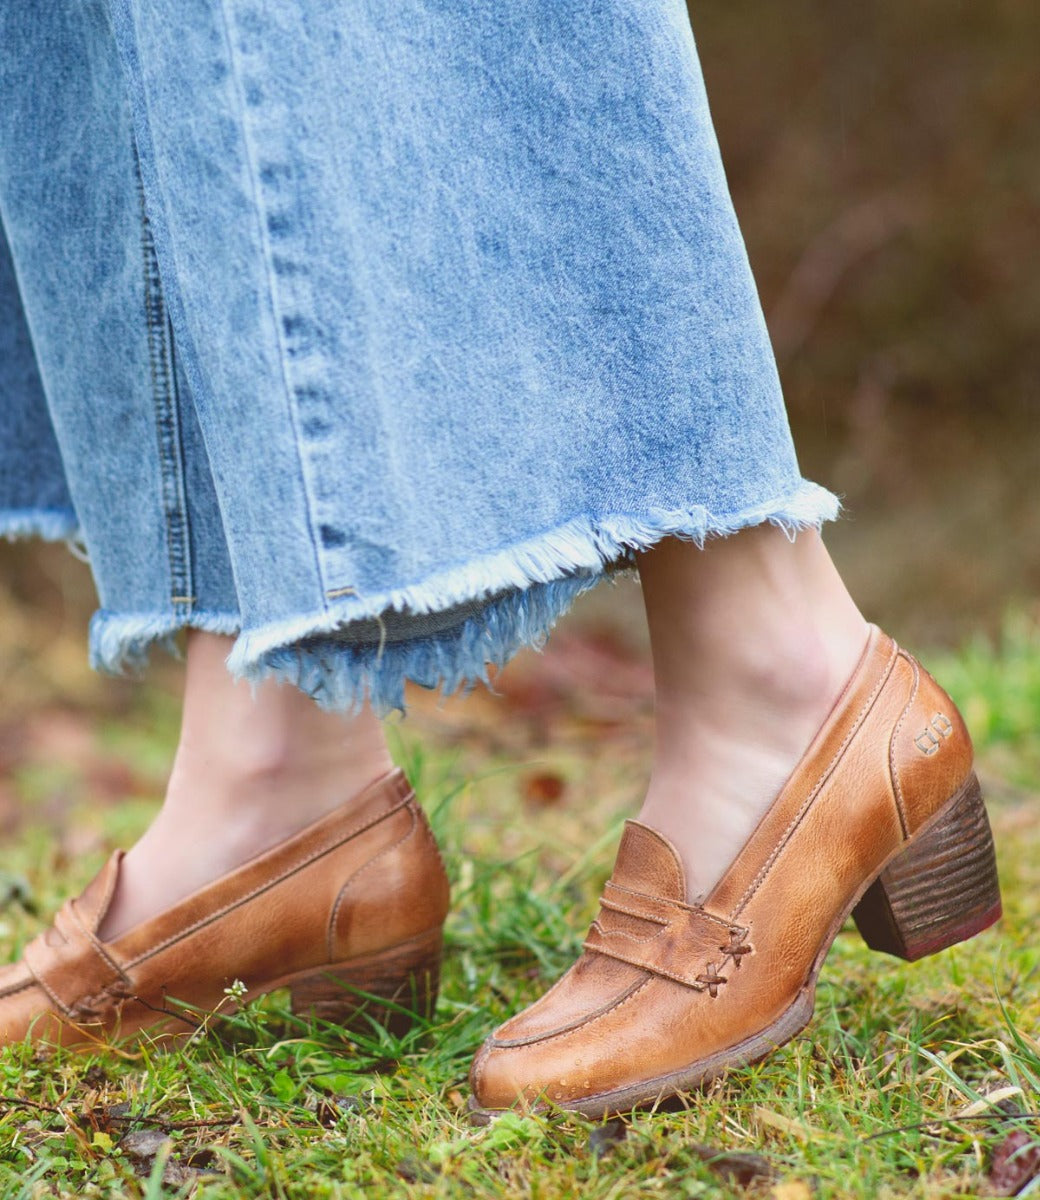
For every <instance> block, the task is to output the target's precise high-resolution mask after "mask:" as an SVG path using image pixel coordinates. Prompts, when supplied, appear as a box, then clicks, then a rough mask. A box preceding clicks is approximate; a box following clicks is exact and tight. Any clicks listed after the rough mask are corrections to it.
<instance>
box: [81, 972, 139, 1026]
mask: <svg viewBox="0 0 1040 1200" xmlns="http://www.w3.org/2000/svg"><path fill="white" fill-rule="evenodd" d="M133 998H134V993H133V989H132V988H131V987H130V986H129V982H128V981H126V980H123V979H117V980H116V981H115V982H114V983H110V984H109V985H108V987H106V988H102V989H101V991H100V992H96V993H95V994H94V995H92V996H83V997H82V998H81V999H79V1000H77V1001H76V1003H75V1004H74V1005H73V1006H72V1007H71V1009H69V1015H70V1016H71V1017H72V1018H73V1019H74V1020H77V1021H97V1020H102V1019H105V1018H107V1016H108V1013H107V1012H106V1010H107V1009H113V1008H121V1007H122V1005H123V1003H124V1001H126V1000H131V999H133Z"/></svg>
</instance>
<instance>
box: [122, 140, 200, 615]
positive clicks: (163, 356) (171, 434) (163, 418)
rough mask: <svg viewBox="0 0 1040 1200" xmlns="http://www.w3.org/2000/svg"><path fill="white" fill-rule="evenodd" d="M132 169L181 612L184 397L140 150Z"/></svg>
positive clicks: (174, 590)
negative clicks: (181, 417)
mask: <svg viewBox="0 0 1040 1200" xmlns="http://www.w3.org/2000/svg"><path fill="white" fill-rule="evenodd" d="M134 168H135V176H136V182H137V198H138V203H139V206H140V216H141V257H142V265H143V277H144V317H145V327H146V330H147V337H148V369H149V373H150V375H151V383H152V403H153V405H154V409H155V428H156V437H157V440H158V457H159V478H160V490H161V494H162V506H163V519H164V521H165V525H166V552H167V558H168V563H169V568H170V603H171V604H172V605H173V607H174V609H176V610H177V611H181V610H183V609H185V608H187V609H189V610H190V609H191V607H192V605H193V604H194V603H195V597H194V595H193V594H192V592H193V588H192V570H191V546H190V541H189V535H188V506H187V497H186V495H185V489H184V450H183V446H182V444H181V431H180V420H179V412H178V406H179V403H180V398H179V395H178V391H177V385H176V380H175V379H174V371H173V361H172V360H173V353H174V349H173V337H172V332H171V329H170V321H169V317H168V315H167V312H166V304H165V301H164V298H163V294H162V280H161V278H160V276H159V264H158V260H157V258H156V254H155V243H154V241H153V239H152V231H151V224H150V222H149V219H148V209H147V206H146V203H145V195H144V183H143V181H142V179H141V168H140V162H139V160H138V156H137V147H136V144H135V145H134Z"/></svg>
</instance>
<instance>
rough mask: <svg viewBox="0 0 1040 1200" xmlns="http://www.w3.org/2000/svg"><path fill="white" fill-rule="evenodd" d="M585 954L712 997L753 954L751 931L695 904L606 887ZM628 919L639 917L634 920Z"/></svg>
mask: <svg viewBox="0 0 1040 1200" xmlns="http://www.w3.org/2000/svg"><path fill="white" fill-rule="evenodd" d="M600 905H601V907H600V914H599V916H598V917H597V919H596V920H595V921H593V923H592V927H591V929H590V930H589V935H588V937H587V939H586V940H585V949H586V950H590V951H593V952H595V953H597V954H605V955H607V957H609V958H616V959H618V960H620V961H621V962H625V963H629V964H630V965H631V966H633V967H640V968H642V969H643V970H646V971H651V972H653V973H654V974H655V975H661V976H663V977H664V978H666V979H671V980H674V981H675V982H676V983H681V984H682V985H683V986H684V987H688V988H692V989H693V990H694V991H697V992H705V991H706V992H708V993H710V994H711V995H712V996H715V995H717V994H718V991H719V989H720V988H721V987H722V986H723V985H724V984H725V983H726V982H727V980H728V978H729V975H728V972H730V971H733V970H739V968H740V964H741V961H742V960H743V958H744V957H745V956H746V955H747V954H750V953H752V947H751V945H750V944H749V942H748V941H747V936H748V930H747V928H745V927H743V926H740V925H734V924H732V923H731V922H729V921H725V920H723V919H722V918H721V917H717V916H715V915H714V914H713V913H709V912H708V911H707V910H706V909H703V908H700V907H699V906H696V905H689V904H681V903H679V902H678V901H675V900H665V899H662V898H661V897H659V896H647V895H644V894H642V893H639V892H633V891H629V890H628V889H627V888H621V887H618V886H617V885H616V884H614V883H613V882H610V883H608V884H607V886H606V888H605V889H604V892H603V897H602V899H601V901H600ZM630 918H636V921H633V920H631V919H630Z"/></svg>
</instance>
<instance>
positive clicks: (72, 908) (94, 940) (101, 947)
mask: <svg viewBox="0 0 1040 1200" xmlns="http://www.w3.org/2000/svg"><path fill="white" fill-rule="evenodd" d="M114 890H115V889H114V887H113V888H111V889H110V892H111V891H114ZM63 907H64V906H63ZM100 911H101V912H104V911H105V910H104V909H101V910H100ZM68 913H69V916H70V917H71V918H72V920H74V921H75V922H76V924H77V925H78V926H79V928H80V931H81V933H82V934H83V936H84V937H85V938H86V939H87V941H88V942H89V943H90V944H91V946H92V947H93V948H94V949H95V950H96V951H97V953H98V954H99V955H100V956H101V957H102V958H103V959H104V960H105V962H106V963H108V965H109V966H110V967H111V968H112V970H113V971H115V973H116V974H117V975H118V976H119V978H120V979H123V980H127V981H128V976H127V974H126V972H125V971H124V970H123V968H122V966H121V965H120V964H119V963H118V962H116V960H115V959H114V958H113V957H112V955H111V954H109V952H108V951H107V950H106V949H105V943H104V942H102V941H101V940H100V939H99V938H98V937H97V936H95V934H94V933H93V932H92V931H91V930H90V929H89V928H88V927H87V926H86V925H84V923H83V919H82V918H81V917H80V915H79V911H78V909H77V907H76V901H75V900H70V901H69V902H68Z"/></svg>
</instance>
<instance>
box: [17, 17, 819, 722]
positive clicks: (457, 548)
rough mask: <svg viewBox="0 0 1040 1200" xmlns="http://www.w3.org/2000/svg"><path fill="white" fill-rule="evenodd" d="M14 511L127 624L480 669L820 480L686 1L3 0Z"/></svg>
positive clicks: (361, 658) (384, 681)
mask: <svg viewBox="0 0 1040 1200" xmlns="http://www.w3.org/2000/svg"><path fill="white" fill-rule="evenodd" d="M0 221H2V225H0V533H5V534H7V535H8V536H26V535H41V536H44V537H52V538H62V537H78V538H80V539H81V540H82V542H83V544H84V545H85V546H86V549H87V553H88V555H89V560H90V564H91V567H92V570H93V573H94V577H95V580H96V583H97V588H98V593H99V596H100V602H101V607H100V609H99V611H98V613H97V614H96V616H95V618H94V620H93V622H92V626H91V654H92V660H93V662H94V663H95V664H96V665H98V666H100V667H103V668H106V669H110V670H115V669H119V668H121V667H122V666H124V665H126V664H134V663H140V662H141V661H143V660H144V658H145V657H146V655H147V651H148V648H149V647H150V646H151V645H152V644H153V643H156V642H168V641H169V640H170V639H171V638H172V636H173V635H174V633H175V632H176V631H177V630H178V629H181V628H184V627H190V628H197V629H206V630H212V631H217V632H223V633H229V634H235V635H237V636H236V641H235V643H234V649H233V651H232V654H231V657H230V659H229V667H230V668H231V670H232V671H234V672H235V673H236V674H239V675H242V676H245V677H249V678H262V677H265V676H268V675H277V676H281V677H283V678H287V679H289V680H291V681H292V682H293V683H295V684H297V685H298V686H300V687H302V688H304V689H305V690H306V691H307V692H309V693H310V694H312V695H314V696H315V698H316V699H318V700H319V702H320V703H322V704H324V705H326V706H328V707H333V708H342V707H347V706H349V705H351V704H355V703H357V702H358V701H359V700H360V699H362V698H363V697H364V696H366V695H367V696H368V697H369V698H370V699H371V700H372V702H373V703H374V704H375V705H376V707H377V708H378V709H380V710H385V709H388V708H393V707H395V706H399V705H400V704H401V703H402V697H403V684H404V680H405V679H406V678H411V679H413V680H416V681H418V682H420V683H422V684H426V685H429V686H434V685H437V684H443V685H446V686H448V687H454V686H457V685H459V684H460V683H464V682H467V681H470V680H473V679H477V678H480V677H482V676H483V675H484V673H485V670H486V665H487V664H488V663H502V662H504V661H505V660H506V659H508V658H509V656H510V655H512V654H513V653H514V652H515V651H516V650H517V649H518V648H519V647H521V646H522V645H525V644H527V643H531V642H537V641H538V640H539V639H540V638H542V637H543V636H544V635H545V634H546V632H547V631H548V630H549V628H550V627H551V625H552V623H553V622H554V620H555V619H556V618H557V617H558V616H559V615H560V613H561V612H562V611H563V610H564V609H565V608H566V607H567V606H568V605H569V603H570V602H571V601H572V600H573V598H574V597H575V596H576V595H577V594H578V593H580V592H581V591H583V590H585V589H586V588H588V587H590V586H592V585H593V584H594V583H595V582H596V581H597V580H598V579H600V578H601V577H602V576H603V574H604V572H605V571H607V570H608V569H610V568H612V567H613V566H615V565H617V564H624V563H626V562H629V561H630V560H631V555H632V553H633V552H634V551H635V550H637V549H642V548H646V547H649V546H651V545H653V544H654V543H655V542H656V541H658V540H659V539H661V538H662V537H665V536H667V535H677V536H680V537H684V538H689V539H692V540H694V541H697V542H700V541H702V540H703V539H704V538H706V537H709V536H713V535H718V534H726V533H729V532H732V531H734V530H737V529H740V528H742V527H744V526H748V525H752V524H755V523H758V522H763V521H772V522H775V523H777V524H779V525H782V526H784V527H786V528H787V529H789V530H792V531H793V530H796V529H798V528H801V527H805V526H811V525H818V524H819V523H820V522H821V521H823V520H825V519H827V518H829V517H831V516H833V515H834V513H835V511H836V507H837V505H836V501H835V499H834V497H833V496H832V495H830V494H829V493H828V492H826V491H824V490H822V489H821V488H819V487H817V486H816V485H814V484H812V483H809V482H807V481H805V480H804V479H802V477H801V475H800V473H799V469H798V464H797V460H796V458H795V454H794V450H793V447H792V444H791V438H790V434H789V431H788V426H787V420H786V416H785V412H784V408H783V402H782V398H781V393H780V388H779V385H778V380H777V375H776V369H775V366H774V361H773V357H772V354H771V351H770V346H769V341H768V337H767V334H766V330H765V325H764V322H763V318H762V314H761V310H760V305H759V302H758V298H757V295H756V291H755V287H754V283H753V280H752V277H751V274H750V270H749V267H748V263H747V259H746V254H745V250H744V246H743V242H742V239H741V236H740V231H739V228H738V226H737V222H736V219H735V216H734V212H733V208H732V204H731V201H730V198H729V194H728V190H727V187H726V182H725V177H724V174H723V170H722V165H721V162H720V158H719V154H718V149H717V145H716V141H715V136H714V132H713V129H712V125H711V119H710V116H709V112H708V107H707V102H706V99H705V95H704V90H703V84H702V79H701V74H700V69H699V65H698V62H697V58H696V52H695V49H694V43H693V38H692V34H691V32H690V28H689V22H688V18H687V14H686V10H685V7H684V5H683V3H682V2H681V0H591V2H590V0H511V3H509V4H506V5H490V4H486V3H482V2H481V0H396V2H395V3H393V4H387V3H386V2H385V0H321V2H320V3H319V2H318V0H178V2H177V3H175V4H170V3H160V2H158V0H50V2H49V3H47V4H37V3H35V2H33V0H0Z"/></svg>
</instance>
